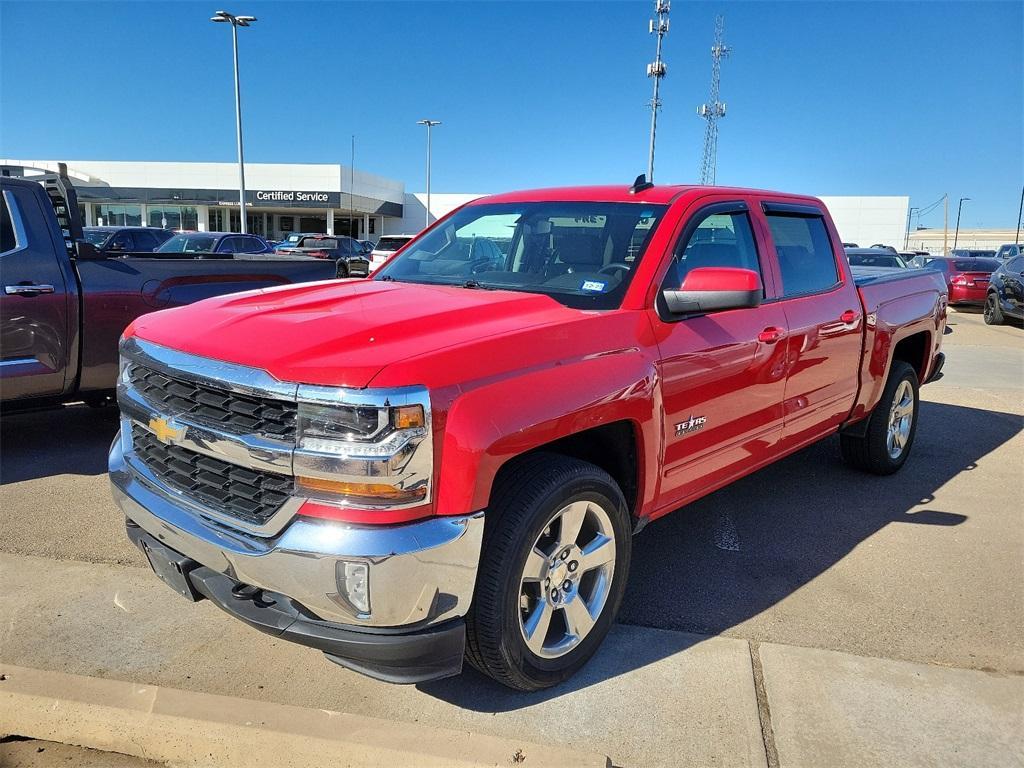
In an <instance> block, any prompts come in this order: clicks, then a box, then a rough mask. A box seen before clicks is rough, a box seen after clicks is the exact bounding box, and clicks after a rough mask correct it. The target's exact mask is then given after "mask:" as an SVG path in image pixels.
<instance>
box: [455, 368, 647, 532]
mask: <svg viewBox="0 0 1024 768" xmlns="http://www.w3.org/2000/svg"><path fill="white" fill-rule="evenodd" d="M659 412H660V407H659V405H658V387H657V374H656V369H655V367H654V362H653V361H652V360H650V359H648V358H646V357H645V356H644V355H643V354H642V353H641V352H640V350H639V349H636V348H633V349H629V350H620V351H616V352H609V353H606V354H601V355H594V356H590V357H586V358H582V359H580V360H575V361H569V362H559V363H555V364H553V365H551V366H548V367H545V368H540V369H535V370H532V371H527V372H524V373H521V374H519V375H516V376H513V377H511V378H507V379H501V380H497V381H492V382H490V383H486V384H484V385H482V386H479V387H477V388H474V389H472V390H470V391H468V392H462V391H459V392H457V393H456V394H455V396H454V397H453V398H452V400H451V402H450V404H449V406H448V408H447V413H446V414H445V420H444V432H443V436H442V439H441V450H440V463H439V466H441V467H443V471H442V472H440V475H439V478H438V486H437V487H438V495H437V512H438V514H442V515H457V514H464V513H467V512H469V511H477V510H480V509H484V508H485V507H486V506H487V505H488V503H489V500H490V494H491V486H492V484H493V482H494V478H495V475H497V473H498V470H499V469H500V468H501V467H502V465H504V464H505V463H506V462H507V461H508V460H509V459H511V458H513V457H515V456H519V455H522V454H524V453H526V452H528V451H531V450H534V449H535V448H538V447H540V446H542V445H545V444H547V443H551V442H553V441H555V440H558V439H560V438H564V437H568V436H570V435H573V434H576V433H579V432H582V431H584V430H587V429H591V428H593V427H599V426H602V425H605V424H610V423H612V422H618V421H628V422H630V423H631V424H632V425H633V426H634V433H635V434H636V435H637V436H638V445H637V446H636V455H637V461H638V465H639V467H640V471H639V472H638V477H637V482H638V490H637V500H638V504H637V508H638V510H639V509H643V508H645V507H646V506H647V505H648V504H649V502H650V501H651V500H652V498H653V494H654V492H655V489H656V485H657V471H656V466H655V465H654V463H653V462H652V461H651V460H650V459H651V457H656V456H657V455H658V441H659V439H660V437H659V436H660V429H659V425H658V422H657V419H656V418H655V414H656V413H659Z"/></svg>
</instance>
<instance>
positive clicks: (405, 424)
mask: <svg viewBox="0 0 1024 768" xmlns="http://www.w3.org/2000/svg"><path fill="white" fill-rule="evenodd" d="M392 418H394V420H395V429H415V428H417V427H422V426H424V425H425V424H426V420H425V419H424V418H423V406H422V405H402V406H399V407H398V408H393V409H392Z"/></svg>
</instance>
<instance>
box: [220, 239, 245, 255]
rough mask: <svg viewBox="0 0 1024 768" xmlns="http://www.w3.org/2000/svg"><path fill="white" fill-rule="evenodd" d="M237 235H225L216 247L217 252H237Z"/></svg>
mask: <svg viewBox="0 0 1024 768" xmlns="http://www.w3.org/2000/svg"><path fill="white" fill-rule="evenodd" d="M239 245H240V243H239V242H238V238H237V237H225V238H224V239H223V240H221V241H220V246H219V247H218V248H217V253H239V250H238V246H239Z"/></svg>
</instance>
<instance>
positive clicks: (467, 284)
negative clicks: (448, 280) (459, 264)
mask: <svg viewBox="0 0 1024 768" xmlns="http://www.w3.org/2000/svg"><path fill="white" fill-rule="evenodd" d="M461 287H462V288H479V289H481V290H484V291H493V290H494V286H491V285H484V284H483V283H481V282H480V281H479V280H467V281H466V282H464V283H463V284H462V286H461Z"/></svg>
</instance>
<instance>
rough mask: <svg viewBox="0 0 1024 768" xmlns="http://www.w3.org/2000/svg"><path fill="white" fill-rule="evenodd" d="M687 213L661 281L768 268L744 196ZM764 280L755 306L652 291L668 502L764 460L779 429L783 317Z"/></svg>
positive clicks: (674, 285)
mask: <svg viewBox="0 0 1024 768" xmlns="http://www.w3.org/2000/svg"><path fill="white" fill-rule="evenodd" d="M698 205H701V206H702V207H700V208H698V209H697V210H696V211H695V212H694V213H692V214H689V215H684V217H683V222H684V223H683V227H682V231H681V233H680V234H679V236H678V238H677V240H676V243H675V246H674V248H673V252H672V258H671V260H670V262H669V264H668V268H667V271H666V273H665V277H664V279H663V281H662V285H661V290H678V289H679V287H680V286H681V285H682V281H683V279H684V278H685V276H686V274H687V273H688V272H689V271H690V270H691V269H694V268H697V267H738V268H743V269H749V270H753V271H756V272H757V273H758V274H759V275H760V276H761V284H762V286H766V277H767V276H768V275H770V274H771V270H769V269H768V268H767V266H768V264H767V261H766V260H767V258H768V257H767V252H768V250H767V248H766V247H765V243H764V241H763V239H762V237H761V236H760V235H759V234H758V230H757V228H756V227H755V225H754V223H753V220H752V217H751V216H750V214H749V212H748V207H747V204H746V202H745V201H743V200H727V201H723V202H716V203H713V204H710V205H709V204H707V203H706V201H700V202H699V203H698ZM773 298H774V295H773V290H772V288H771V287H770V286H769V287H767V288H766V289H765V298H764V299H763V300H762V301H763V303H762V304H761V305H760V306H758V307H754V308H744V309H733V310H723V311H717V312H709V313H706V314H701V315H683V316H673V315H671V314H669V313H668V310H667V308H666V307H665V305H664V300H663V299H662V298H661V291H659V292H658V307H657V309H656V310H655V311H654V312H652V322H653V324H654V328H655V335H656V337H657V339H658V346H659V349H660V353H661V354H660V358H661V359H660V362H659V368H660V374H661V381H662V393H663V413H662V419H663V425H662V429H663V446H664V448H663V461H662V477H661V493H660V496H661V498H662V499H664V500H665V501H666V504H668V505H669V506H668V508H663V509H662V510H660V512H659V514H663V513H665V512H668V511H670V509H672V508H674V507H676V506H680V505H681V504H684V503H686V502H687V501H689V500H690V499H693V498H696V497H697V496H701V495H703V494H704V493H706V492H707V490H708V488H709V487H711V486H715V487H717V486H719V485H722V484H724V483H725V482H727V481H728V480H729V479H730V478H732V477H734V476H736V475H739V474H743V473H745V472H747V471H749V470H750V469H751V468H753V467H755V466H757V465H760V464H763V463H766V462H767V461H769V460H770V458H771V457H772V456H773V455H774V452H775V449H776V445H777V443H778V442H779V439H780V438H781V435H782V425H783V409H782V403H783V399H784V395H785V384H786V378H785V375H786V365H785V363H786V360H785V355H786V351H785V349H786V348H785V344H784V338H785V336H786V317H785V313H784V312H783V310H782V309H781V308H780V307H779V306H777V305H776V304H774V303H773V302H772V299H773Z"/></svg>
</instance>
